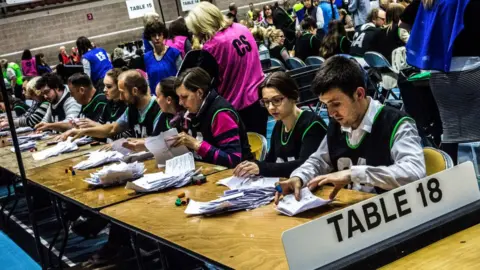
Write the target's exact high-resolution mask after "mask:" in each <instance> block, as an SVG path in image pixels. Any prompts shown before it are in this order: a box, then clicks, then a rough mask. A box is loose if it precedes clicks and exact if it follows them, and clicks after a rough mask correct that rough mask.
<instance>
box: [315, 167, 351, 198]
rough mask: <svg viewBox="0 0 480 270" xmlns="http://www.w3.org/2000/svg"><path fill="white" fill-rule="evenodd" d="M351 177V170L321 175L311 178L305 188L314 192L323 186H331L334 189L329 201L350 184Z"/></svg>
mask: <svg viewBox="0 0 480 270" xmlns="http://www.w3.org/2000/svg"><path fill="white" fill-rule="evenodd" d="M351 175H352V171H351V170H343V171H339V172H335V173H330V174H326V175H321V176H317V177H315V178H313V179H312V180H311V181H310V182H308V185H307V186H308V188H309V189H310V190H311V191H314V190H315V189H317V188H318V187H321V186H323V185H325V184H333V186H334V188H333V191H332V193H330V200H333V199H334V198H335V197H336V196H337V193H338V192H339V191H340V190H341V189H342V188H343V187H345V186H346V185H348V184H350V182H352V180H351Z"/></svg>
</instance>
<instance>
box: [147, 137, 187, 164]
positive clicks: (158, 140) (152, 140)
mask: <svg viewBox="0 0 480 270" xmlns="http://www.w3.org/2000/svg"><path fill="white" fill-rule="evenodd" d="M176 135H178V132H177V130H176V129H174V128H172V129H170V130H167V131H165V132H162V133H160V135H158V136H155V137H148V138H146V139H145V147H147V149H148V151H150V152H151V153H152V154H153V155H154V156H155V160H156V162H157V164H162V165H164V164H165V162H166V161H167V160H169V159H171V158H173V157H176V156H180V155H183V154H185V153H188V152H189V151H188V149H187V148H186V147H185V146H183V145H182V146H179V147H171V146H172V143H173V142H172V141H171V140H169V139H170V138H172V137H174V136H176Z"/></svg>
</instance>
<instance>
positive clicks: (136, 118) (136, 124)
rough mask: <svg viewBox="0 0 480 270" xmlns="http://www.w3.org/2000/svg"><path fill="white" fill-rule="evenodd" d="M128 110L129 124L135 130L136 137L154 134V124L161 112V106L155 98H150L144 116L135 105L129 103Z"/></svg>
mask: <svg viewBox="0 0 480 270" xmlns="http://www.w3.org/2000/svg"><path fill="white" fill-rule="evenodd" d="M126 112H127V114H128V125H129V126H130V129H132V130H133V133H134V134H133V135H134V137H135V138H146V137H148V136H152V134H153V124H154V122H155V119H156V118H157V116H158V114H159V113H160V106H158V103H157V102H156V101H155V99H154V98H152V99H151V100H150V103H149V104H148V107H147V111H146V113H144V115H143V117H142V116H141V115H139V113H138V109H137V108H136V107H135V106H133V105H129V106H128V108H127V111H126Z"/></svg>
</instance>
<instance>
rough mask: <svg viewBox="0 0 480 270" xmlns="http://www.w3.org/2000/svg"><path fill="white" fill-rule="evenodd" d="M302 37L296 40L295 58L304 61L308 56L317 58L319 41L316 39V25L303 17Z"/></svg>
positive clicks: (310, 18) (309, 18) (308, 18)
mask: <svg viewBox="0 0 480 270" xmlns="http://www.w3.org/2000/svg"><path fill="white" fill-rule="evenodd" d="M301 26H302V29H303V32H302V35H301V36H300V37H298V38H297V44H296V45H295V57H298V58H300V59H302V61H305V59H307V57H309V56H318V55H319V49H320V45H321V43H322V42H321V41H320V40H319V39H318V38H317V24H316V23H315V21H314V20H313V19H312V17H305V19H303V21H302V24H301Z"/></svg>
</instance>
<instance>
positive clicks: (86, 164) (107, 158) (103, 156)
mask: <svg viewBox="0 0 480 270" xmlns="http://www.w3.org/2000/svg"><path fill="white" fill-rule="evenodd" d="M122 159H123V154H121V153H119V152H117V151H94V152H91V153H89V154H88V159H87V160H84V161H82V162H80V163H78V164H77V165H75V166H73V168H74V169H76V170H87V169H90V168H95V167H98V166H100V165H104V164H108V163H113V162H118V161H122Z"/></svg>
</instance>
